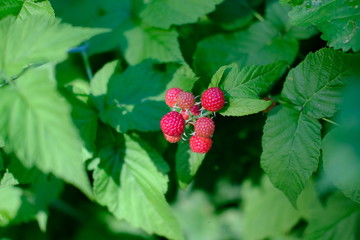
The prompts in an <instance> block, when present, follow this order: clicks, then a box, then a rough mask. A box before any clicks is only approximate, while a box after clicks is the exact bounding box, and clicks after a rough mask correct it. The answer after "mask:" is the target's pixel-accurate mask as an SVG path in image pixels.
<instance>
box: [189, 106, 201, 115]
mask: <svg viewBox="0 0 360 240" xmlns="http://www.w3.org/2000/svg"><path fill="white" fill-rule="evenodd" d="M190 112H191V113H192V114H193V115H194V116H198V115H199V114H200V106H199V105H194V106H193V107H192V108H190Z"/></svg>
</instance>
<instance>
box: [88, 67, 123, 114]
mask: <svg viewBox="0 0 360 240" xmlns="http://www.w3.org/2000/svg"><path fill="white" fill-rule="evenodd" d="M118 67H119V61H117V60H115V61H112V62H109V63H107V64H105V65H104V66H103V67H102V68H101V69H100V70H99V71H98V72H97V73H96V74H95V75H94V77H93V79H91V82H90V87H91V98H92V100H93V101H94V103H95V105H96V107H97V109H98V110H99V111H102V110H104V108H105V103H106V99H105V96H106V93H107V87H108V83H109V80H110V77H111V75H112V74H113V73H115V70H116V69H117V68H118Z"/></svg>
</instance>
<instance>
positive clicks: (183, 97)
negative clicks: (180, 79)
mask: <svg viewBox="0 0 360 240" xmlns="http://www.w3.org/2000/svg"><path fill="white" fill-rule="evenodd" d="M194 104H195V97H194V95H193V94H192V93H190V92H181V93H179V95H178V98H177V105H178V106H179V107H180V108H181V109H189V108H192V107H193V106H194Z"/></svg>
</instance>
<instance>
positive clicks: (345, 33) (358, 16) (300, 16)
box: [289, 0, 360, 52]
mask: <svg viewBox="0 0 360 240" xmlns="http://www.w3.org/2000/svg"><path fill="white" fill-rule="evenodd" d="M359 6H360V0H353V1H348V0H325V1H311V0H306V1H304V3H303V4H302V5H300V6H297V7H295V8H294V9H293V11H291V12H290V13H289V16H290V18H291V23H292V24H294V25H300V26H309V25H312V24H314V25H316V26H317V27H318V28H319V30H320V31H321V32H322V33H323V35H322V36H321V37H322V38H323V39H324V40H326V41H328V44H329V46H330V47H333V48H335V49H342V50H343V51H348V50H350V49H352V50H353V51H355V52H356V51H359V50H360V31H359V28H358V26H359V25H360V11H359Z"/></svg>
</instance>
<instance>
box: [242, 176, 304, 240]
mask: <svg viewBox="0 0 360 240" xmlns="http://www.w3.org/2000/svg"><path fill="white" fill-rule="evenodd" d="M243 196H244V203H243V204H244V216H243V218H244V221H245V222H244V239H249V240H250V239H267V238H270V237H275V236H278V235H281V234H285V233H287V232H289V231H290V230H291V228H292V227H293V226H294V225H295V224H296V223H297V222H298V221H299V219H300V215H299V212H297V211H296V210H295V209H294V207H293V206H292V205H291V204H290V203H289V201H288V200H287V199H286V197H285V196H284V194H282V192H281V191H279V190H278V189H276V188H275V187H273V186H272V184H271V183H270V181H269V179H268V178H267V177H263V179H262V181H261V185H260V186H259V187H255V186H251V185H250V184H249V182H246V183H245V184H244V186H243Z"/></svg>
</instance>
